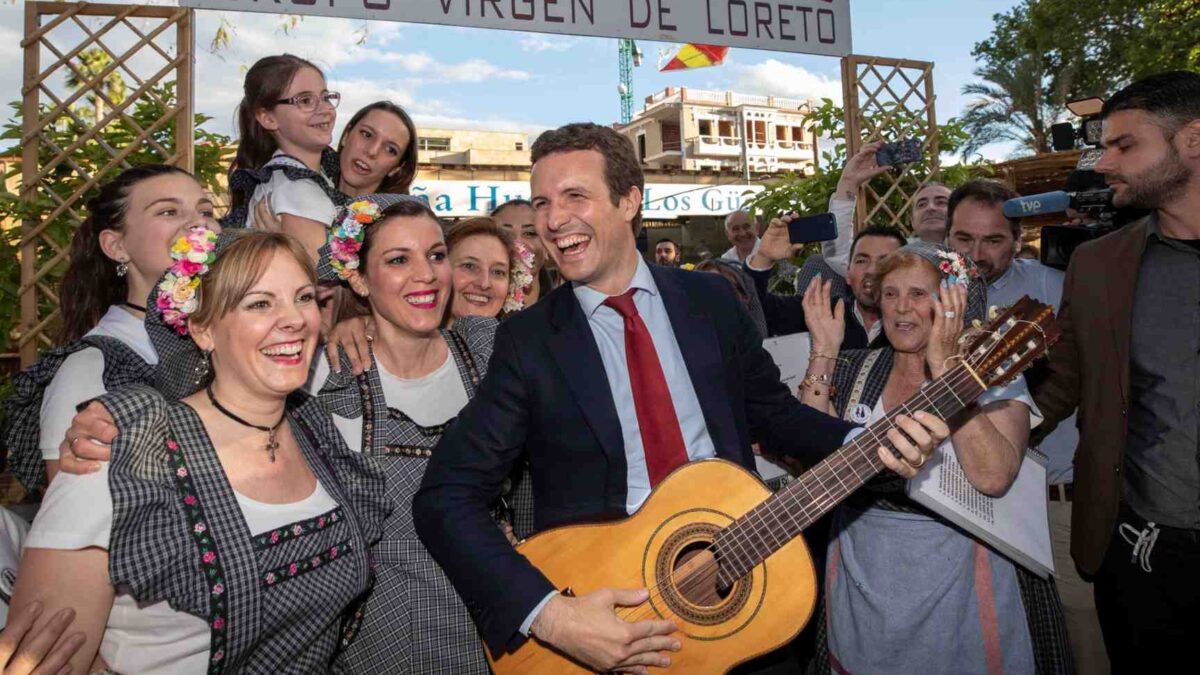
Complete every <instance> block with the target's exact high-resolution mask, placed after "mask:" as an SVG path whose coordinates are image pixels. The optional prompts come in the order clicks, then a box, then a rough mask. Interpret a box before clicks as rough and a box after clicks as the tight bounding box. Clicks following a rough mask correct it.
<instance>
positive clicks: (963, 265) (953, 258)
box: [937, 250, 979, 287]
mask: <svg viewBox="0 0 1200 675" xmlns="http://www.w3.org/2000/svg"><path fill="white" fill-rule="evenodd" d="M937 256H938V258H941V262H940V263H938V271H940V272H941V273H942V276H944V277H946V279H947V280H948V281H949V282H950V283H952V284H958V285H959V286H963V287H966V286H969V285H970V284H971V280H972V279H975V278H977V277H978V276H979V270H978V269H977V268H976V267H975V264H974V263H972V262H971V261H969V260H967V259H966V258H964V257H963V256H962V254H959V253H955V252H954V251H941V250H939V251H938V252H937Z"/></svg>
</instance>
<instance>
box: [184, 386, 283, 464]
mask: <svg viewBox="0 0 1200 675" xmlns="http://www.w3.org/2000/svg"><path fill="white" fill-rule="evenodd" d="M204 392H205V393H206V394H208V400H209V401H212V404H213V407H214V408H216V409H217V410H218V411H219V412H220V413H221V414H222V415H225V416H226V417H228V418H229V419H231V420H233V421H234V422H237V423H238V424H241V425H243V426H247V427H250V428H251V429H258V430H259V431H265V432H267V445H266V447H265V448H264V449H265V450H266V451H267V456H268V457H270V458H271V463H272V464H274V463H275V451H276V450H278V449H279V441H276V440H275V433H276V432H277V431H279V427H280V426H282V425H283V421H284V420H285V419H287V411H286V410H285V411H284V412H283V414H281V415H280V416H279V421H278V422H276V423H275V424H274V426H269V427H268V426H266V425H263V424H252V423H250V422H247V421H246V420H244V419H242V418H240V417H238V416H237V415H235V414H233V413H232V412H230V410H229V409H228V408H226V407H225V406H223V405H221V404H220V403H219V402H218V401H217V397H216V396H213V390H212V385H211V384H210V385H208V386H207V387H205V388H204Z"/></svg>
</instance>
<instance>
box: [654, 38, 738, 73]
mask: <svg viewBox="0 0 1200 675" xmlns="http://www.w3.org/2000/svg"><path fill="white" fill-rule="evenodd" d="M728 53H729V47H717V46H716V45H698V44H692V43H688V44H686V45H684V46H682V47H680V48H679V51H677V52H675V56H674V58H672V59H671V60H670V61H668V62H667V65H665V66H663V67H661V68H659V69H658V72H660V73H661V72H664V71H668V70H687V69H689V68H707V67H709V66H719V65H721V64H722V63H724V62H725V55H726V54H728Z"/></svg>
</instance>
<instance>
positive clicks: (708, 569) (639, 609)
mask: <svg viewBox="0 0 1200 675" xmlns="http://www.w3.org/2000/svg"><path fill="white" fill-rule="evenodd" d="M948 375H949V377H944V378H940V379H939V380H936V381H935V382H936V384H937V385H941V386H942V387H944V388H946V389H948V391H945V392H939V393H938V398H939V399H941V398H944V397H945V396H946V394H950V395H952V396H953V397H954V399H957V400H958V401H959V402H961V400H962V399H961V398H959V397H958V396H957V394H955V393H954V391H953V387H956V386H959V385H962V384H966V383H968V382H970V381H971V380H972V379H973V377H972V375H971V374H970V373H969V372H967V370H966V369H965V368H963V367H962V366H961V365H960V366H957V367H955V368H954V369H953V370H952V372H951V373H948ZM954 380H957V382H953V381H954ZM931 389H932V387H931ZM918 395H924V396H925V398H926V399H927V400H929V396H928V392H927V391H926V390H920V391H918ZM916 398H917V395H914V396H913V397H911V398H910V399H909V401H906V402H905V403H904V404H902V405H901V406H899V408H900V409H905V408H907V407H908V404H909V402H913V401H914V399H916ZM929 402H930V403H931V404H933V401H931V400H930V401H929ZM952 402H953V401H950V400H946V401H945V402H944V403H945V404H949V403H952ZM933 405H934V408H935V409H940V407H941V406H939V405H936V404H933ZM906 412H908V411H904V410H902V411H901V412H899V413H897V414H905V413H906ZM909 414H911V413H909ZM891 417H892V415H891V413H889V418H891ZM880 426H881V428H880V429H878V430H873V429H871V428H870V427H868V428H867V429H866V431H865V432H864V433H862V434H859V435H858V436H856V437H855V438H854V439H853V440H852V441H851V442H850V443H849V444H848V445H854V446H855V449H856V450H857V451H858V452H859V455H860V456H861V457H863V458H864V459H867V460H868V461H869V462H871V463H872V466H871V467H869V471H873V473H871V472H869V474H868V478H869V477H870V476H873V475H874V474H876V473H878V472H879V468H876V467H874V466H873V464H874V462H877V461H879V460H878V457H877V456H871V455H869V454H867V453H866V452H864V448H863V447H861V446H862V445H863V444H862V443H861V442H860V441H859V439H861V438H864V437H869V439H870V440H871V441H872V444H871V447H873V448H877V447H878V446H879V445H883V446H884V447H888V445H887V443H890V439H888V438H887V437H886V432H887V431H890V430H891V429H893V428H897V427H896V425H895V424H894V422H889V423H888V424H886V425H880ZM884 427H886V428H884ZM881 433H882V437H881ZM889 449H891V450H893V451H895V449H894V448H889ZM834 458H838V459H841V460H842V466H840V467H836V468H835V467H834V465H833V464H828V465H826V464H825V462H822V463H821V464H818V465H817V466H816V467H814V468H813V469H812V471H810V472H809V473H810V474H816V475H813V476H812V478H813V480H816V481H819V483H820V487H823V488H827V490H826V495H827V498H826V499H825V500H824V501H819V500H818V501H816V502H814V503H810V505H809V506H813V507H816V508H815V509H811V508H809V506H803V507H801V510H800V515H801V520H804V519H808V518H809V517H810V513H809V512H810V511H813V512H816V513H820V512H822V511H824V510H826V508H828V507H831V506H832V505H835V504H836V503H837V502H839V501H841V499H842V498H844V497H842V498H834V497H832V495H831V494H830V493H829V490H828V488H831V487H833V486H831V485H827V484H826V482H827V479H828V478H830V477H832V478H834V479H836V480H837V481H838V483H839V484H840V486H841V487H842V489H843V490H845V489H846V484H845V482H844V481H843V480H842V479H841V477H840V476H839V475H838V470H839V469H841V468H846V467H849V468H851V469H854V465H853V464H851V463H849V462H847V461H846V460H845V458H839V457H838V456H837V455H836V454H835V455H832V456H831V457H830V458H829V459H827V460H825V461H830V460H832V459H834ZM822 465H824V470H823V471H822ZM855 475H856V477H857V479H858V480H863V477H861V476H858V472H857V470H855ZM864 482H865V481H864ZM804 487H805V488H806V489H807V487H808V486H807V484H804ZM809 495H810V496H811V491H810V492H809ZM781 496H782V497H784V498H785V499H791V501H792V504H793V505H794V504H796V503H797V497H798V496H799V495H798V494H792V495H781ZM776 501H780V500H767V502H763V503H762V504H759V505H758V506H756V507H755V508H759V507H763V504H771V503H772V502H776ZM765 508H766V509H767V510H772V509H774V506H773V505H770V506H766V507H765ZM753 510H754V509H751V511H753ZM747 513H749V512H747ZM784 513H785V514H786V515H789V516H790V515H791V514H790V513H788V512H787V511H786V510H785V511H784ZM772 515H775V514H774V513H772ZM791 520H792V523H793V527H796V526H797V525H798V524H799V521H797V520H796V519H795V518H794V517H793V518H792V519H791ZM737 522H740V521H735V523H734V525H736V523H737ZM808 522H809V524H811V522H812V520H809V521H808ZM729 527H733V525H730V526H727V529H726V530H722V531H728V528H729ZM801 531H802V530H801ZM759 533H761V528H758V527H757V526H755V527H754V529H752V530H751V531H750V532H749V533H748V536H747V537H743V538H740V539H738V540H734V541H732V542H731V543H732V544H733V547H734V548H735V549H737V550H736V553H740V554H743V555H746V554H748V552H747V551H746V548H745V545H750V546H753V547H754V548H755V552H756V553H757V552H758V549H757V546H754V544H753V543H752V542H750V541H748V540H749V538H750V536H752V535H754V534H759ZM790 539H791V538H789V541H790ZM715 543H716V542H714V544H715ZM721 543H722V544H724V543H725V542H721ZM710 550H712V549H710ZM730 553H735V551H733V550H731V551H730ZM714 555H715V553H714ZM730 557H731V558H735V557H736V556H730ZM730 562H731V563H736V562H737V561H736V560H733V559H731V561H730ZM754 567H757V564H755V565H752V566H749V569H748V570H747V571H745V572H743V573H741V574H740V575H739V576H738V578H739V579H740V578H741V577H743V576H745V575H746V574H748V573H750V572H751V571H752V570H753V568H754ZM720 571H721V567H720V564H719V562H718V561H717V560H716V559H715V557H714V559H713V561H712V562H708V563H705V564H704V565H701V566H699V567H697V568H696V569H695V570H693V571H692V572H691V573H689V574H688V575H687V576H685V577H684V578H683V579H682V580H680V581H679V582H678V583H676V584H675V587H676V588H678V589H679V592H680V593H681V594H683V595H685V596H686V591H690V590H695V589H696V588H698V587H701V584H703V583H705V581H707V580H709V579H711V578H712V577H713V576H715V575H718V574H719V573H720ZM698 573H703V574H704V576H702V577H701V576H697V574H698ZM666 581H668V580H667V579H664V580H662V581H660V582H659V583H656V584H654V585H653V586H651V587H650V588H648V589H647V590H648V591H649V592H650V597H648V598H647V600H646V601H645V602H643V603H642V604H640V605H637V606H634V607H630V608H624V610H625V611H618V612H616V614H617V616H619V617H621V618H623V619H625V620H626V621H639V620H642V619H644V618H650V617H652V616H654V615H655V614H659V613H660V611H659V610H657V609H656V608H655V607H654V606H653V604H654V603H653V602H652V601H653V600H654V599H656V598H657V599H659V600H662V598H663V596H662V589H661V586H662V584H663V583H665V582H666ZM735 581H736V580H735ZM662 604H664V605H665V604H666V603H662ZM623 614H624V615H625V616H622V615H623ZM643 614H644V616H641V615H643Z"/></svg>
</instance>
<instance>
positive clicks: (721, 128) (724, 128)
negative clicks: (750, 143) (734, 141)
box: [717, 120, 734, 138]
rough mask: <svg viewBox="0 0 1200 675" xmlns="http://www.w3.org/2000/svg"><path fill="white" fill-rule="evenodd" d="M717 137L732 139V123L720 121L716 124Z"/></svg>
mask: <svg viewBox="0 0 1200 675" xmlns="http://www.w3.org/2000/svg"><path fill="white" fill-rule="evenodd" d="M717 135H718V136H720V137H721V138H734V135H733V122H731V121H730V120H721V121H720V122H718V123H717Z"/></svg>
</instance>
